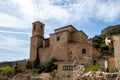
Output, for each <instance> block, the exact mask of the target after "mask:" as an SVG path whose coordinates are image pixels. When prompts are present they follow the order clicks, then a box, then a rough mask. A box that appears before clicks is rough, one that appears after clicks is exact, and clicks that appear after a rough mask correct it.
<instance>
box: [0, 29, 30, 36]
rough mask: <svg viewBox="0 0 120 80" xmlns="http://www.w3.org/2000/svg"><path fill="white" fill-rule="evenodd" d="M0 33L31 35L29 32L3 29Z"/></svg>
mask: <svg viewBox="0 0 120 80" xmlns="http://www.w3.org/2000/svg"><path fill="white" fill-rule="evenodd" d="M0 33H10V34H25V35H28V36H31V33H28V32H15V31H4V30H0Z"/></svg>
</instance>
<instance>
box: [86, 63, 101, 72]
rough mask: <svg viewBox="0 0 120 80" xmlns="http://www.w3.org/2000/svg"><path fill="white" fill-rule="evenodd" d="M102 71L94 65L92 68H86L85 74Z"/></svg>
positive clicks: (98, 66)
mask: <svg viewBox="0 0 120 80" xmlns="http://www.w3.org/2000/svg"><path fill="white" fill-rule="evenodd" d="M99 70H102V67H101V66H100V65H94V66H92V67H88V68H86V69H85V72H89V71H99Z"/></svg>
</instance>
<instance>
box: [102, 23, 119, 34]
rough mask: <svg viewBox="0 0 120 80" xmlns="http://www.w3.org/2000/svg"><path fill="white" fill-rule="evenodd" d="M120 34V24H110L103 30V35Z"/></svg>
mask: <svg viewBox="0 0 120 80" xmlns="http://www.w3.org/2000/svg"><path fill="white" fill-rule="evenodd" d="M113 34H120V24H119V25H115V26H108V27H107V28H105V29H103V30H102V31H101V35H113Z"/></svg>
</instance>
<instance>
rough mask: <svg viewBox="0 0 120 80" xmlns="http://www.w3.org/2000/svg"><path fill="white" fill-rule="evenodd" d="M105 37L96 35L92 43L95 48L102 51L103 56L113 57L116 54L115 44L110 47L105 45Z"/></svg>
mask: <svg viewBox="0 0 120 80" xmlns="http://www.w3.org/2000/svg"><path fill="white" fill-rule="evenodd" d="M105 38H106V37H105V36H102V35H96V36H95V37H93V39H92V42H93V46H94V47H96V48H97V49H99V50H100V51H101V53H102V54H101V56H111V55H113V52H114V47H113V42H112V43H110V44H109V45H106V44H105Z"/></svg>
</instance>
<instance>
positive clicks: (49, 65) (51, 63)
mask: <svg viewBox="0 0 120 80" xmlns="http://www.w3.org/2000/svg"><path fill="white" fill-rule="evenodd" d="M57 61H58V60H57V59H56V58H52V59H51V60H50V61H49V62H48V63H47V64H46V66H45V69H44V72H51V71H53V70H54V69H56V68H57V66H56V65H55V64H54V63H55V62H57Z"/></svg>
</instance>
